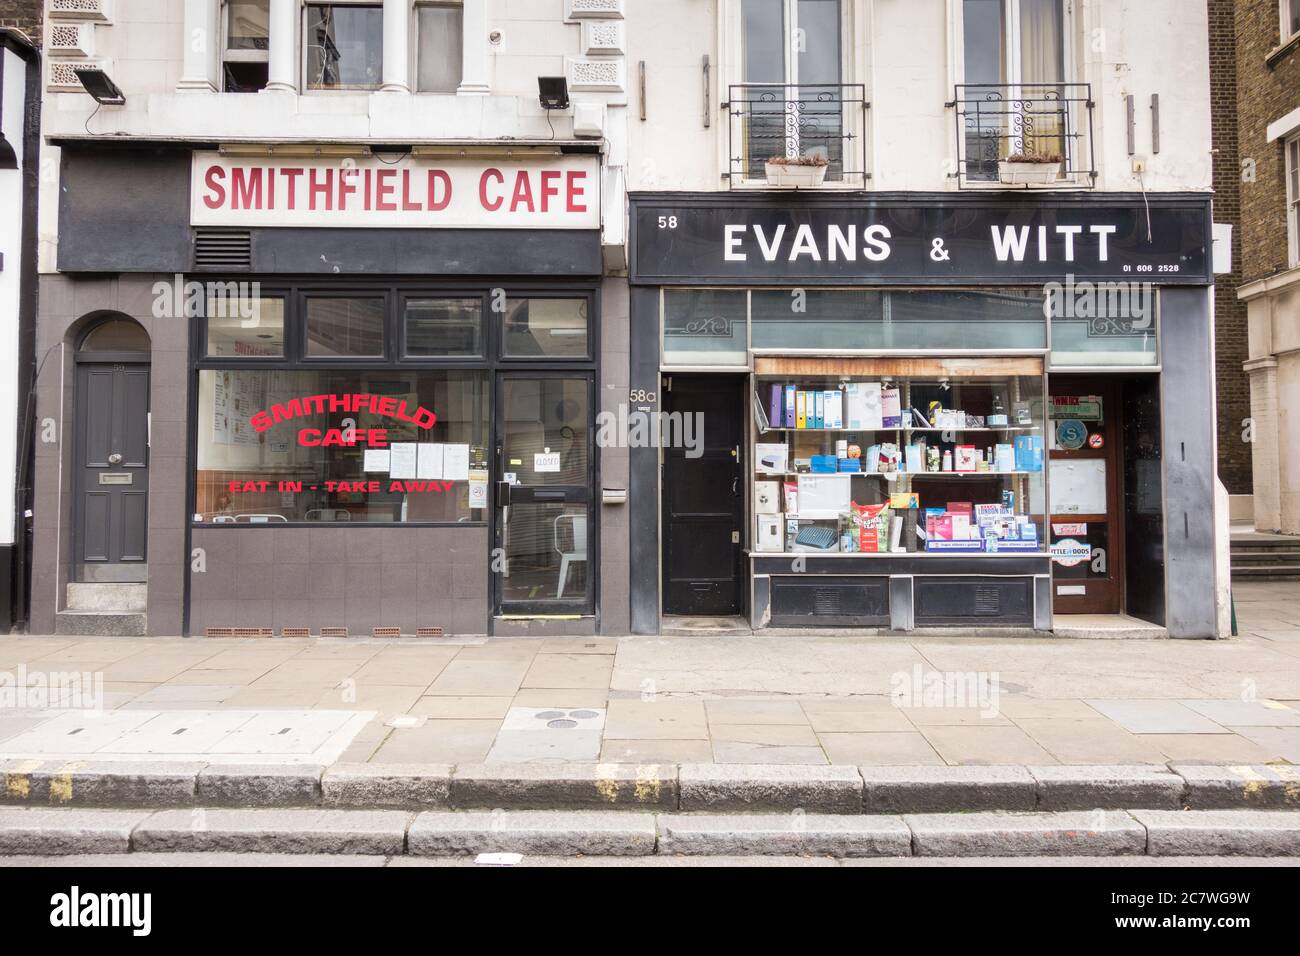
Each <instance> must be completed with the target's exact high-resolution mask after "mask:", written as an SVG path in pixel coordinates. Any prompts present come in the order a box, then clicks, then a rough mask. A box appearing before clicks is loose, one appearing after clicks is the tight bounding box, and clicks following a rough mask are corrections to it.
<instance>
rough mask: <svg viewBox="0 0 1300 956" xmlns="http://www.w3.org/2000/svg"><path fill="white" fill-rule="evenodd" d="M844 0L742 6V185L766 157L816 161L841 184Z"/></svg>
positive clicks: (760, 170)
mask: <svg viewBox="0 0 1300 956" xmlns="http://www.w3.org/2000/svg"><path fill="white" fill-rule="evenodd" d="M844 6H845V4H844V3H842V0H740V31H739V32H740V61H741V62H740V79H741V83H742V87H741V89H740V90H739V91H733V95H732V99H733V101H737V100H738V102H733V112H738V113H740V114H741V115H743V117H744V120H745V122H744V126H745V129H744V132H743V141H744V149H745V156H744V157H743V160H742V161H741V166H742V168H743V172H744V178H746V179H761V178H763V175H764V166H765V163H766V161H767V160H768V159H770V158H772V157H794V156H811V157H820V158H821V159H824V160H826V162H827V163H828V164H829V166H828V171H827V174H826V178H827V179H830V180H836V179H841V178H842V177H843V172H844V145H845V138H846V125H845V110H844V86H843V77H844V55H843V43H844V28H843V24H844V9H843V8H844Z"/></svg>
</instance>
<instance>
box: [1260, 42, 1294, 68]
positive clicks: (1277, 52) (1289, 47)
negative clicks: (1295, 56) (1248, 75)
mask: <svg viewBox="0 0 1300 956" xmlns="http://www.w3.org/2000/svg"><path fill="white" fill-rule="evenodd" d="M1297 50H1300V33H1295V34H1292V36H1291V38H1290V39H1289V40H1285V41H1283V42H1282V43H1280V44H1278V45H1277V46H1276V47H1274V48H1273V49H1272V50H1270V51H1269V52H1268V54H1267V55H1266V56H1265V57H1264V65H1265V66H1267V67H1268V68H1269V69H1270V70H1273V69H1276V68H1277V65H1278V63H1280V62H1281V61H1282V60H1285V59H1286V58H1287V57H1288V56H1290V55H1291V54H1292V53H1295V52H1296V51H1297Z"/></svg>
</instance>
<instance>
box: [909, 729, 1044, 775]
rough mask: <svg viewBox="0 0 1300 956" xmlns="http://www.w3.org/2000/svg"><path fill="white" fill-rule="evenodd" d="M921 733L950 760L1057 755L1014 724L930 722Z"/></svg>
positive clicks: (1027, 760) (993, 761)
mask: <svg viewBox="0 0 1300 956" xmlns="http://www.w3.org/2000/svg"><path fill="white" fill-rule="evenodd" d="M921 733H922V734H923V735H924V736H925V739H926V740H928V741H929V742H930V746H932V747H934V749H935V750H936V751H937V752H938V754H939V756H941V757H942V758H943V759H944V760H946V761H947V762H948V763H950V764H979V765H984V766H990V765H1006V764H1031V763H1043V764H1048V763H1052V762H1054V761H1055V759H1056V758H1055V757H1053V756H1052V754H1050V753H1049V752H1048V751H1047V750H1045V749H1044V748H1043V747H1042V746H1040V745H1039V744H1038V743H1037V741H1035V740H1034V739H1033V738H1032V737H1030V736H1029V735H1028V734H1026V733H1025V732H1024V731H1023V730H1021V729H1020V728H1019V727H1014V726H1007V727H981V726H973V725H961V726H941V727H929V726H927V727H923V728H921Z"/></svg>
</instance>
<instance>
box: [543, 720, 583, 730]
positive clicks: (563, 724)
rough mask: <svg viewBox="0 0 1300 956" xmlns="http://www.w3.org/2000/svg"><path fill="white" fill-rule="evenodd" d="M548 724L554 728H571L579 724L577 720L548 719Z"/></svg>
mask: <svg viewBox="0 0 1300 956" xmlns="http://www.w3.org/2000/svg"><path fill="white" fill-rule="evenodd" d="M546 726H547V727H550V728H551V729H552V730H571V729H572V728H574V727H576V726H578V722H577V721H576V720H548V721H547V722H546Z"/></svg>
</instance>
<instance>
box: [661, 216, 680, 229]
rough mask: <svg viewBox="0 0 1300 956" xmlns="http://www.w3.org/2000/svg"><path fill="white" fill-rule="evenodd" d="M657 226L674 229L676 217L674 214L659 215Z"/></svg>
mask: <svg viewBox="0 0 1300 956" xmlns="http://www.w3.org/2000/svg"><path fill="white" fill-rule="evenodd" d="M659 228H660V229H676V228H677V217H676V216H660V217H659Z"/></svg>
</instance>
